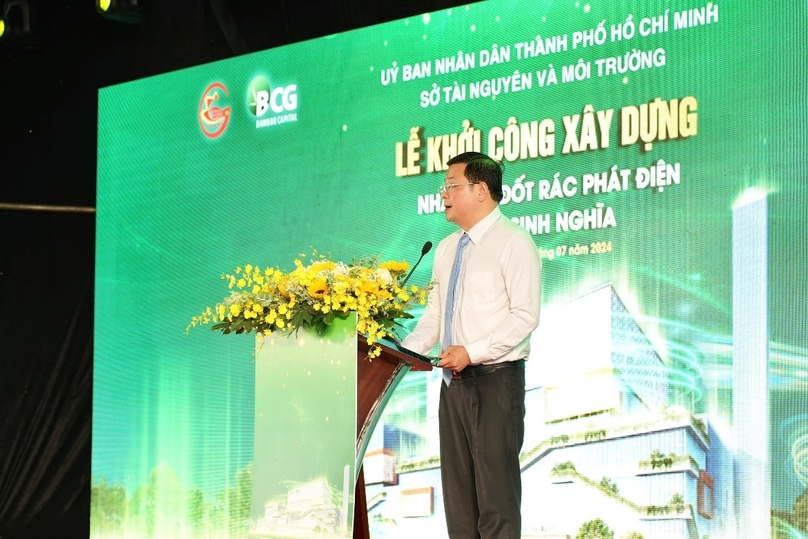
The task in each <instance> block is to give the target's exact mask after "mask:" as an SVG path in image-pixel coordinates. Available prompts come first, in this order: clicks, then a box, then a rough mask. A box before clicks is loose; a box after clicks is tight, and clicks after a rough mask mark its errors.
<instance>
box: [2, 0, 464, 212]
mask: <svg viewBox="0 0 808 539" xmlns="http://www.w3.org/2000/svg"><path fill="white" fill-rule="evenodd" d="M28 1H29V2H31V3H33V4H34V5H35V7H36V8H37V9H36V15H37V19H36V27H37V29H38V33H39V34H40V36H41V41H42V44H41V46H39V47H36V48H29V49H22V48H16V47H12V46H10V44H9V43H3V42H0V55H1V56H0V58H2V60H0V91H2V96H3V114H2V117H3V120H2V121H3V123H4V124H5V125H4V126H3V129H2V130H0V132H2V135H1V136H2V137H3V138H2V143H0V157H1V158H2V169H0V203H6V204H8V203H15V204H45V205H75V206H86V207H93V206H95V162H96V142H95V138H96V110H97V91H98V89H99V88H102V87H105V86H109V85H113V84H118V83H122V82H126V81H131V80H135V79H139V78H143V77H147V76H152V75H157V74H160V73H165V72H168V71H173V70H177V69H182V68H186V67H190V66H194V65H200V64H204V63H207V62H212V61H215V60H221V59H225V58H230V57H232V56H237V55H241V54H246V53H249V52H255V51H259V50H264V49H268V48H272V47H278V46H282V45H286V44H289V43H295V42H299V41H304V40H307V39H312V38H316V37H321V36H325V35H330V34H334V33H339V32H343V31H347V30H352V29H355V28H361V27H365V26H370V25H373V24H377V23H381V22H387V21H392V20H396V19H399V18H404V17H407V16H412V15H416V14H420V13H426V12H431V11H437V10H440V9H444V8H449V7H453V6H457V5H461V4H462V3H467V2H460V1H458V0H399V1H393V2H389V1H385V0H353V1H351V0H298V1H286V0H267V1H262V0H162V1H161V0H151V2H150V4H151V10H150V11H151V13H150V18H149V21H148V23H146V24H141V25H127V24H122V23H118V22H113V21H109V20H106V19H103V18H102V17H101V16H99V15H98V13H97V12H96V10H95V4H94V0H58V1H57V0H28ZM1 3H2V1H0V4H1ZM144 106H148V103H144Z"/></svg>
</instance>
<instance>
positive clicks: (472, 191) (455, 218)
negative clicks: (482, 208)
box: [441, 163, 477, 230]
mask: <svg viewBox="0 0 808 539" xmlns="http://www.w3.org/2000/svg"><path fill="white" fill-rule="evenodd" d="M465 171H466V163H455V164H454V165H450V166H449V170H447V171H446V178H445V180H444V185H447V186H451V185H456V186H457V187H449V188H448V189H447V190H446V192H444V193H443V194H442V195H441V197H442V198H443V205H444V206H445V207H446V220H447V221H449V222H451V223H454V224H456V225H458V226H460V227H461V228H463V229H464V230H465V228H464V223H465V221H467V220H468V218H469V217H470V215H471V214H472V212H473V210H474V208H475V205H476V198H477V196H476V193H477V190H476V187H477V186H476V185H468V184H469V183H470V182H469V181H468V179H466V176H465Z"/></svg>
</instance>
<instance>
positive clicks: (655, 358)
mask: <svg viewBox="0 0 808 539" xmlns="http://www.w3.org/2000/svg"><path fill="white" fill-rule="evenodd" d="M548 311H549V309H548ZM532 349H533V350H534V352H533V353H534V356H532V357H531V360H530V361H529V362H528V370H527V389H528V392H527V417H526V438H525V443H524V446H523V450H522V456H521V460H522V478H523V505H522V515H523V537H543V538H551V537H552V538H571V537H575V536H576V535H578V533H579V532H581V531H582V530H584V529H589V530H595V529H598V528H600V529H605V528H608V529H609V530H610V531H611V532H613V533H614V537H633V538H639V537H643V538H645V539H650V538H653V539H667V538H671V539H672V538H677V539H678V538H682V539H695V538H699V539H702V538H703V537H705V536H709V537H710V538H711V539H717V538H727V539H729V538H734V537H736V531H735V530H736V526H737V523H736V520H735V516H734V515H735V505H736V501H735V499H734V494H733V484H734V481H733V474H734V473H736V471H735V470H734V467H735V466H736V465H735V464H734V462H735V460H734V457H733V455H732V452H731V451H730V450H729V448H728V447H727V441H726V440H725V439H724V438H725V437H726V434H725V433H723V432H722V431H721V430H719V429H716V427H715V426H713V425H711V421H710V419H709V414H708V413H704V414H694V413H693V410H694V409H695V403H696V402H697V400H698V399H699V395H700V393H699V392H700V391H702V389H701V388H700V387H699V384H700V381H699V375H700V373H699V365H698V360H697V358H696V357H693V354H692V353H691V352H688V351H686V350H677V349H676V347H673V346H670V345H668V346H655V345H654V343H653V342H652V338H649V336H648V335H646V334H645V332H644V331H643V329H642V328H641V321H639V322H638V321H637V320H635V318H634V317H632V316H631V314H630V313H629V311H628V309H627V308H626V307H625V305H624V304H623V302H622V301H621V300H620V298H619V297H618V296H617V294H616V293H615V290H614V288H613V287H612V286H610V285H605V286H602V287H600V288H598V289H596V290H593V291H591V292H590V293H587V294H585V295H582V296H580V297H578V298H576V299H574V300H572V301H570V302H568V303H566V304H563V305H559V306H554V307H553V308H552V312H546V313H543V316H542V325H541V326H540V328H539V330H537V331H536V332H535V333H534V335H533V342H532ZM657 350H665V353H666V354H667V356H666V357H664V358H663V357H660V353H659V352H658V351H657ZM413 380H416V381H414V382H410V383H411V384H412V386H413V387H410V388H406V389H405V390H404V391H400V392H399V393H401V396H400V398H401V399H402V400H403V401H409V402H408V405H406V406H397V405H396V404H395V403H391V415H390V416H389V417H386V418H385V419H384V421H385V424H384V425H380V426H379V428H378V429H377V434H376V435H375V442H376V443H377V444H379V443H380V444H381V445H382V447H381V448H378V447H377V448H376V449H375V450H374V449H373V445H371V449H370V450H369V451H368V454H367V456H366V459H365V462H366V466H365V479H366V482H367V484H368V486H367V493H368V500H369V521H370V524H371V528H372V529H373V530H374V531H375V532H376V533H377V534H378V536H379V537H385V536H390V537H393V536H398V534H400V533H405V534H406V535H407V536H410V534H418V533H422V534H425V533H427V530H430V529H431V530H443V529H445V528H444V527H443V511H442V504H443V501H442V499H441V493H440V462H439V460H440V459H439V457H438V456H437V455H438V451H437V426H436V421H437V419H436V416H437V413H436V410H435V409H436V407H437V395H436V389H435V387H437V388H439V383H440V382H439V379H438V377H437V375H436V374H435V373H431V374H430V375H427V376H425V377H421V378H415V377H413ZM419 386H420V387H419ZM418 394H420V395H421V396H420V399H421V400H424V399H425V400H426V401H427V402H418V401H416V400H413V399H418V397H417V396H416V395H418ZM424 395H425V396H426V397H424ZM390 417H393V418H394V419H392V420H391V419H390ZM380 433H382V434H380ZM372 444H373V442H372ZM368 463H370V466H368ZM375 536H376V535H374V537H375Z"/></svg>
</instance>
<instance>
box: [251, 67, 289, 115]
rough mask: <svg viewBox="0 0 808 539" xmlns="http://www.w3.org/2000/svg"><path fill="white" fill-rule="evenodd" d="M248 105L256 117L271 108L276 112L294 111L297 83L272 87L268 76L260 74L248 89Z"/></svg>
mask: <svg viewBox="0 0 808 539" xmlns="http://www.w3.org/2000/svg"><path fill="white" fill-rule="evenodd" d="M247 106H248V107H249V109H250V112H251V113H252V114H253V115H254V116H255V117H256V118H260V117H261V116H263V115H264V114H266V113H267V111H269V110H271V111H272V112H274V113H275V114H283V113H285V112H292V111H294V110H296V109H297V84H290V85H288V86H278V87H276V88H272V86H271V85H270V84H269V80H268V79H267V78H266V77H264V76H263V75H258V76H257V77H255V78H254V79H253V80H252V82H251V83H250V87H249V89H248V90H247Z"/></svg>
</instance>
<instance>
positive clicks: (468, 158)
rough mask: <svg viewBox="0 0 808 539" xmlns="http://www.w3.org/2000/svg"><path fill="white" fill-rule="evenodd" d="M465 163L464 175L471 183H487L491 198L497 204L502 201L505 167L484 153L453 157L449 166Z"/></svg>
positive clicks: (462, 154) (448, 163)
mask: <svg viewBox="0 0 808 539" xmlns="http://www.w3.org/2000/svg"><path fill="white" fill-rule="evenodd" d="M458 163H465V164H466V170H465V171H464V175H465V177H466V179H467V180H468V181H469V182H471V183H485V184H486V185H487V186H488V191H489V192H490V193H491V198H493V199H494V200H495V201H496V202H499V201H500V200H502V171H503V170H504V168H505V167H504V166H503V165H502V163H501V162H500V161H497V160H496V159H491V158H490V157H488V156H487V155H485V154H484V153H480V152H465V153H461V154H460V155H456V156H455V157H452V158H451V159H449V161H448V162H447V165H455V164H458Z"/></svg>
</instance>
